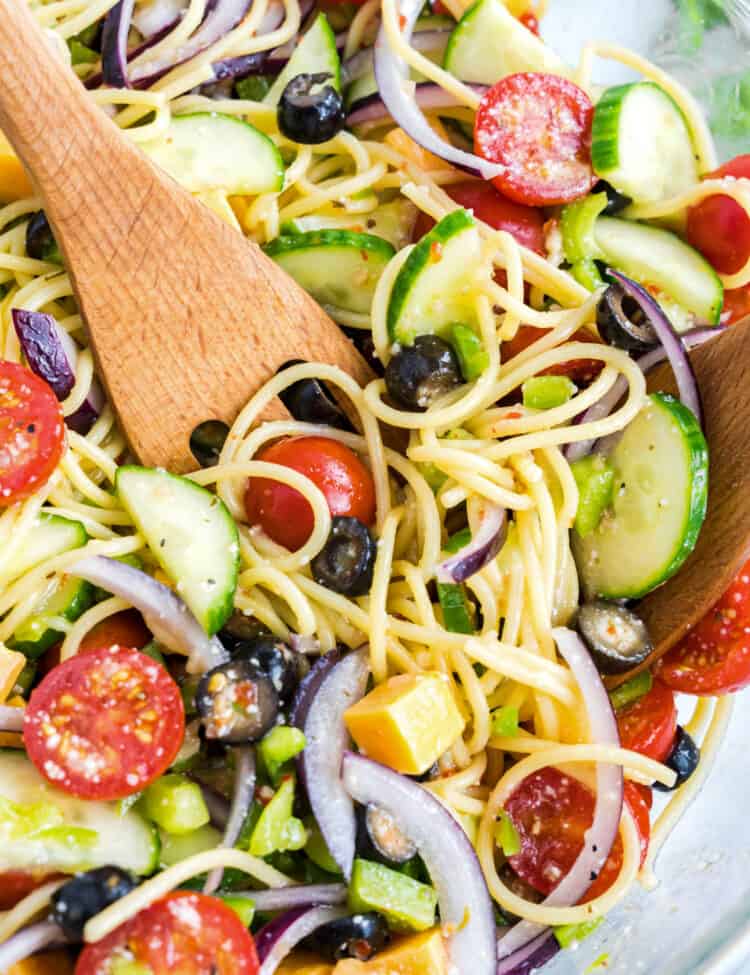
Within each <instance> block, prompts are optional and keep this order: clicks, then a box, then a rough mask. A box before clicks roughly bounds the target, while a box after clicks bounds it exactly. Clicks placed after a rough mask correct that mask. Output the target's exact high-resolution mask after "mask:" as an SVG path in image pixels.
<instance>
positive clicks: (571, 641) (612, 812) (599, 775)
mask: <svg viewBox="0 0 750 975" xmlns="http://www.w3.org/2000/svg"><path fill="white" fill-rule="evenodd" d="M552 636H553V638H554V640H555V643H556V644H557V649H558V650H559V652H560V655H561V656H562V657H563V659H564V660H565V662H566V663H567V665H568V666H569V667H570V669H571V671H572V673H573V676H574V678H575V680H576V683H577V684H578V687H579V688H580V691H581V696H582V697H583V702H584V707H585V709H586V717H587V718H588V723H589V730H590V734H591V741H592V742H593V743H594V744H597V745H611V746H612V747H613V748H618V747H619V745H620V735H619V732H618V730H617V721H616V720H615V716H614V712H613V711H612V704H611V702H610V700H609V695H608V694H607V691H606V690H605V688H604V685H603V684H602V679H601V677H600V676H599V671H598V670H597V669H596V666H595V665H594V662H593V660H592V659H591V656H590V655H589V652H588V650H587V649H586V647H585V646H584V644H583V641H582V640H581V638H580V637H579V636H578V634H577V633H574V632H573V631H572V630H567V629H565V628H564V627H558V628H557V629H554V630H553V631H552ZM622 789H623V775H622V769H621V768H620V766H619V765H609V764H605V763H603V762H599V763H597V766H596V803H595V805H594V818H593V820H592V823H591V826H590V827H589V829H588V830H587V831H586V834H585V836H584V842H583V849H582V850H581V852H580V853H579V855H578V858H577V859H576V861H575V863H574V864H573V866H572V867H571V868H570V870H569V871H568V873H567V874H566V875H565V877H563V879H562V880H561V881H560V883H559V884H558V885H557V887H555V889H554V890H553V891H552V893H551V894H550V895H549V897H547V898H546V899H545V900H544V901H543V903H544V905H545V906H547V907H570V906H571V905H572V904H577V903H578V902H579V901H580V899H581V898H582V897H583V896H584V894H585V893H586V891H587V890H588V889H589V887H590V886H591V878H592V876H594V877H596V876H598V875H599V872H600V871H601V869H602V867H603V866H604V864H605V862H606V860H607V857H608V856H609V853H610V850H611V849H612V844H613V843H614V841H615V839H616V837H617V832H618V830H619V828H620V816H621V814H622ZM546 931H547V929H546V928H545V927H544V925H542V924H534V923H532V922H531V921H519V922H518V924H516V925H515V927H513V928H511V930H510V931H509V932H508V933H507V934H506V935H505V937H504V938H502V940H501V941H500V942H499V943H498V947H497V951H498V958H499V959H500V960H501V961H502V960H503V959H506V958H507V959H508V961H509V962H510V961H511V960H512V959H513V957H514V956H516V955H517V954H520V952H521V950H522V949H524V948H527V947H528V946H529V944H530V942H531V941H532V940H534V939H538V938H539V937H540V936H541V935H542V934H543V933H544V932H546ZM512 971H513V969H512V968H502V969H500V968H498V973H501V972H502V975H505V973H506V972H512Z"/></svg>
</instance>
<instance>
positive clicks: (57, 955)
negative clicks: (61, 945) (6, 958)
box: [5, 951, 73, 975]
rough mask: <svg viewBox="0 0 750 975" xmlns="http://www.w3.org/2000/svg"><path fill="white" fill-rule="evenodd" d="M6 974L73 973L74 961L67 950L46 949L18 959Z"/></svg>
mask: <svg viewBox="0 0 750 975" xmlns="http://www.w3.org/2000/svg"><path fill="white" fill-rule="evenodd" d="M5 975H73V962H72V961H71V960H70V958H69V957H68V953H67V952H65V951H45V952H44V953H43V954H41V955H32V956H31V958H25V959H24V960H23V961H17V962H16V963H15V965H11V966H10V968H9V969H8V971H7V972H6V973H5Z"/></svg>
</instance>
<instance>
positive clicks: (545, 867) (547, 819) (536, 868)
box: [505, 768, 651, 901]
mask: <svg viewBox="0 0 750 975" xmlns="http://www.w3.org/2000/svg"><path fill="white" fill-rule="evenodd" d="M629 786H630V783H626V786H625V798H626V801H627V803H628V806H629V808H630V810H631V812H632V813H633V816H634V819H635V823H636V826H637V828H638V834H639V838H640V844H641V859H642V860H643V859H644V858H645V854H646V852H647V851H648V840H649V835H650V832H651V824H650V820H649V815H648V807H647V806H646V804H645V802H644V800H643V797H642V796H641V795H640V793H639V792H637V791H636V790H634V789H631V788H630V787H629ZM595 803H596V798H595V796H594V794H593V792H592V791H591V790H590V789H589V788H588V787H587V786H585V785H584V784H583V783H582V782H580V781H579V780H578V779H574V778H573V777H572V776H570V775H565V774H564V773H563V772H561V771H560V770H559V769H556V768H543V769H540V770H539V771H538V772H534V773H533V774H532V775H529V776H527V777H526V778H525V779H524V780H523V782H521V784H520V785H519V786H518V788H517V789H516V790H515V791H514V792H513V793H512V794H511V796H510V798H509V799H508V801H507V802H506V804H505V811H506V813H507V814H508V815H509V816H510V818H511V820H512V821H513V824H514V826H515V827H516V829H517V831H518V835H519V837H520V839H521V852H520V853H517V854H516V855H515V856H512V857H510V859H509V862H510V865H511V866H512V867H513V869H514V870H515V872H516V873H517V874H518V875H519V877H521V878H522V879H523V880H525V881H526V883H528V884H530V885H531V886H532V887H533V888H534V889H535V890H538V891H539V892H540V893H542V894H545V895H548V894H551V893H552V891H553V890H554V889H555V887H557V885H558V884H559V883H560V881H561V880H562V879H563V877H565V876H566V875H567V874H568V872H569V871H570V869H571V867H572V866H573V864H574V863H575V861H576V859H577V858H578V855H579V854H580V852H581V850H582V849H583V843H584V837H585V834H586V831H587V830H588V829H589V827H590V826H591V823H592V821H593V818H594V806H595ZM622 856H623V853H622V840H621V839H620V836H619V835H618V836H617V837H616V839H615V842H614V844H613V845H612V850H611V851H610V854H609V857H608V858H607V861H606V862H605V864H604V866H603V867H602V869H601V871H600V873H599V876H598V877H597V878H596V879H595V880H594V882H593V883H592V886H591V887H590V888H589V890H588V891H587V893H586V896H585V898H583V900H585V901H588V900H592V899H593V898H594V897H598V896H599V895H600V894H603V893H604V892H605V891H606V890H608V889H609V887H611V886H612V884H613V883H614V881H615V879H616V878H617V875H618V874H619V872H620V869H621V867H622Z"/></svg>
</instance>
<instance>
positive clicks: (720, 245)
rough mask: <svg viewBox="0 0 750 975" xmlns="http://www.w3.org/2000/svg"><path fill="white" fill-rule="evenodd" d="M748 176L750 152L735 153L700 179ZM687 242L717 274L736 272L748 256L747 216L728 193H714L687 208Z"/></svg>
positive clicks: (749, 225)
mask: <svg viewBox="0 0 750 975" xmlns="http://www.w3.org/2000/svg"><path fill="white" fill-rule="evenodd" d="M724 176H731V177H733V178H734V179H741V178H745V179H750V155H744V156H737V157H736V158H735V159H731V160H730V161H729V162H728V163H724V165H723V166H720V167H719V168H718V169H716V170H714V172H712V173H707V174H706V175H705V176H704V177H703V178H704V179H722V178H723V177H724ZM687 237H688V241H689V242H690V244H691V245H692V246H693V247H695V249H696V250H698V251H700V252H701V254H703V256H704V257H705V258H706V260H707V261H709V263H710V264H712V265H713V266H714V268H716V270H717V271H719V272H720V273H721V274H736V273H737V271H739V270H740V269H741V268H742V267H743V266H744V265H745V264H747V261H748V258H749V257H750V216H748V214H747V212H746V210H745V209H744V207H741V206H740V204H739V203H737V201H736V200H734V199H732V197H731V196H725V195H723V194H721V193H717V194H716V195H715V196H709V197H707V198H706V199H705V200H702V201H701V202H700V203H697V204H696V205H695V206H692V207H690V208H689V209H688V217H687Z"/></svg>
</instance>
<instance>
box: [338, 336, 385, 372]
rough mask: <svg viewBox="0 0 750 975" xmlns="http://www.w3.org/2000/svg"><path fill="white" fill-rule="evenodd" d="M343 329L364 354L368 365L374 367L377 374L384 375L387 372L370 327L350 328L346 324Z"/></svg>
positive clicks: (373, 369)
mask: <svg viewBox="0 0 750 975" xmlns="http://www.w3.org/2000/svg"><path fill="white" fill-rule="evenodd" d="M341 331H342V332H344V334H345V335H346V336H347V338H350V339H351V340H352V342H353V343H354V345H355V346H356V348H357V349H358V351H359V353H360V354H361V355H362V357H363V358H364V360H365V361H366V362H367V365H368V366H369V367H370V368H371V369H372V371H373V372H374V373H375V375H376V376H382V375H383V373H384V372H385V369H384V368H383V363H382V362H381V361H380V359H379V358H378V353H377V351H376V349H375V343H374V341H373V338H372V332H371V331H370V330H369V329H364V328H348V327H347V326H346V325H342V326H341Z"/></svg>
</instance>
